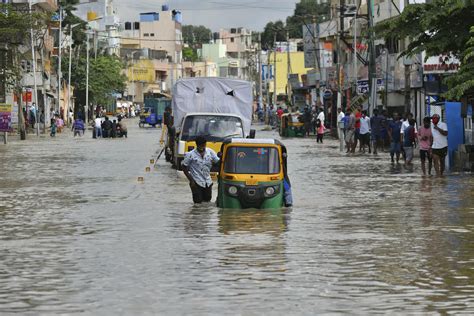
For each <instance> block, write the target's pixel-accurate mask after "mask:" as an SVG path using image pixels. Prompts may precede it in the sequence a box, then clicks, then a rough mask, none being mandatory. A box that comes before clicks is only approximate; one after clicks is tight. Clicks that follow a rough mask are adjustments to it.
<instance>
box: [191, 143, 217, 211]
mask: <svg viewBox="0 0 474 316" xmlns="http://www.w3.org/2000/svg"><path fill="white" fill-rule="evenodd" d="M196 147H197V148H195V149H193V150H192V151H190V152H188V153H187V154H186V156H185V157H184V160H183V162H182V167H183V172H184V174H185V175H186V178H188V180H189V186H190V187H191V192H192V194H193V201H194V203H196V204H199V203H202V202H209V201H211V199H212V179H211V167H212V165H213V164H217V163H218V162H219V157H217V155H216V153H215V151H214V150H212V149H210V148H206V139H205V138H204V137H202V136H198V137H197V138H196Z"/></svg>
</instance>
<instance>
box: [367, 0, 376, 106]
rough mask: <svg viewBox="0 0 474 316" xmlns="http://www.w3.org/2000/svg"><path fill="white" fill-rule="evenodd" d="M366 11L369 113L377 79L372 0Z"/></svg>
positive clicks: (373, 100) (374, 95) (369, 0)
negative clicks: (367, 21) (367, 19)
mask: <svg viewBox="0 0 474 316" xmlns="http://www.w3.org/2000/svg"><path fill="white" fill-rule="evenodd" d="M367 8H368V9H367V11H368V14H369V23H368V24H369V25H368V26H369V93H370V94H369V109H368V112H369V115H372V112H373V110H374V109H375V107H376V106H377V79H376V69H375V46H374V31H373V27H374V8H373V0H368V3H367Z"/></svg>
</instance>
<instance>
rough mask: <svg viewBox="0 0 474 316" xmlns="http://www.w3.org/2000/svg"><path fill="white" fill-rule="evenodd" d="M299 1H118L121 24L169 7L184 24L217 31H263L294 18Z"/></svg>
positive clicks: (116, 2)
mask: <svg viewBox="0 0 474 316" xmlns="http://www.w3.org/2000/svg"><path fill="white" fill-rule="evenodd" d="M296 2H298V0H258V1H257V0H169V1H162V0H114V4H115V7H116V8H117V11H118V15H119V16H120V19H121V21H122V22H123V21H138V15H139V13H140V12H153V11H161V5H162V4H163V3H166V4H168V5H169V6H170V8H171V9H178V10H180V11H181V12H182V14H183V24H193V25H204V26H206V27H208V28H210V29H211V30H213V31H218V30H219V29H220V28H230V27H245V28H249V29H251V30H254V31H260V30H263V27H264V26H265V24H267V22H269V21H275V20H278V19H282V20H284V19H286V17H287V16H289V15H292V14H293V10H294V7H295V3H296Z"/></svg>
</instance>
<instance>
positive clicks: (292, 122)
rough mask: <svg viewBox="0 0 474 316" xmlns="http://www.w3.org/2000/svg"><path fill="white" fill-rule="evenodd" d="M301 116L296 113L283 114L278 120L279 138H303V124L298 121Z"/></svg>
mask: <svg viewBox="0 0 474 316" xmlns="http://www.w3.org/2000/svg"><path fill="white" fill-rule="evenodd" d="M300 117H301V115H300V114H299V113H298V112H297V113H284V114H283V115H282V116H281V119H280V136H281V137H304V135H305V130H304V123H303V122H301V121H300Z"/></svg>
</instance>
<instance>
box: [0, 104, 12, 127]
mask: <svg viewBox="0 0 474 316" xmlns="http://www.w3.org/2000/svg"><path fill="white" fill-rule="evenodd" d="M12 110H13V106H12V105H11V104H0V132H10V131H11V130H12Z"/></svg>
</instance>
